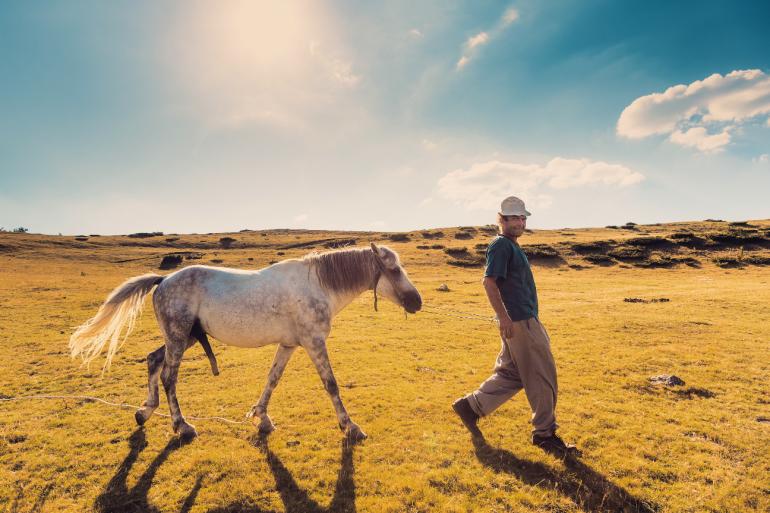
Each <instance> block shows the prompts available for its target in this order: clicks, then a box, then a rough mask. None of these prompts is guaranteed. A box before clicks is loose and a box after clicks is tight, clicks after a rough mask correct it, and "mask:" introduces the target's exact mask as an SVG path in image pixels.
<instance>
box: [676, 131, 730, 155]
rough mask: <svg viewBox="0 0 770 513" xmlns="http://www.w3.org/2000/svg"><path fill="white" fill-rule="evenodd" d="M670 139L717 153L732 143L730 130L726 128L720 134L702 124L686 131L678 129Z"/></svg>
mask: <svg viewBox="0 0 770 513" xmlns="http://www.w3.org/2000/svg"><path fill="white" fill-rule="evenodd" d="M668 139H669V141H671V142H672V143H675V144H679V145H681V146H690V147H692V148H697V149H699V150H700V151H702V152H704V153H717V152H720V151H722V150H724V147H725V146H727V145H728V144H729V143H730V132H729V131H728V129H727V128H725V129H724V130H722V131H721V132H720V133H718V134H709V133H708V132H707V131H706V129H705V128H703V127H702V126H696V127H693V128H690V129H689V130H686V131H680V130H677V131H675V132H673V133H672V134H671V135H670V136H669V138H668Z"/></svg>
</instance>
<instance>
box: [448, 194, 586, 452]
mask: <svg viewBox="0 0 770 513" xmlns="http://www.w3.org/2000/svg"><path fill="white" fill-rule="evenodd" d="M529 215H530V213H529V212H527V210H526V209H525V208H524V202H523V201H522V200H520V199H519V198H517V197H515V196H510V197H508V198H505V200H503V202H502V205H501V209H500V212H499V214H498V216H497V220H498V224H499V226H500V235H499V236H497V237H495V239H494V240H493V241H492V242H491V243H490V244H489V248H487V266H486V271H485V273H484V281H483V284H484V289H485V290H486V292H487V297H488V298H489V303H490V304H491V305H492V308H493V309H494V311H495V313H496V314H497V319H498V322H499V324H500V336H501V338H502V349H501V350H500V354H499V355H498V357H497V361H496V363H495V369H494V373H493V374H492V375H491V376H490V377H489V378H487V380H486V381H484V382H483V383H482V384H481V385H480V386H479V388H478V390H476V391H474V392H471V393H470V394H468V395H467V396H465V397H463V398H460V399H458V400H457V401H455V402H454V404H453V405H452V408H453V409H454V411H455V412H456V413H457V415H458V416H459V417H460V419H461V420H462V421H463V424H465V427H467V428H468V430H469V431H470V432H471V434H472V435H474V437H481V436H482V434H481V431H480V430H479V428H478V421H479V418H480V417H484V416H486V415H489V414H490V413H492V412H493V411H495V410H496V409H497V408H498V407H500V406H501V405H502V404H503V403H504V402H506V401H507V400H508V399H510V398H511V397H513V395H515V394H516V393H517V392H518V391H519V390H521V389H522V388H523V389H524V393H525V394H526V395H527V400H528V401H529V405H530V407H531V408H532V424H533V426H534V429H533V430H532V443H533V444H535V445H536V446H538V447H540V448H542V449H543V450H545V451H546V452H550V453H553V454H557V455H559V456H566V455H567V454H568V453H570V452H572V451H575V447H574V446H572V445H568V444H565V443H564V441H563V440H562V439H561V438H559V437H558V436H557V435H556V428H557V427H558V426H557V424H556V415H555V408H556V392H557V386H556V365H555V364H554V361H553V355H552V354H551V344H550V339H549V338H548V334H547V333H546V331H545V328H543V325H542V324H540V321H539V319H538V304H537V289H536V288H535V280H534V278H533V277H532V270H531V269H530V266H529V261H528V260H527V257H526V255H525V254H524V252H523V251H522V250H521V247H519V244H518V242H517V240H518V238H519V237H520V236H521V235H522V234H523V233H524V229H525V228H526V226H527V216H529Z"/></svg>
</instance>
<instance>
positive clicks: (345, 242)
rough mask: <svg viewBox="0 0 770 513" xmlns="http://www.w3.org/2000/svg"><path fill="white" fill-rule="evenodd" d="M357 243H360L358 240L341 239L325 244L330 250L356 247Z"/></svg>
mask: <svg viewBox="0 0 770 513" xmlns="http://www.w3.org/2000/svg"><path fill="white" fill-rule="evenodd" d="M356 242H358V241H356V239H339V240H333V241H331V242H327V243H325V244H324V247H325V248H328V249H338V248H346V247H348V246H355V245H356Z"/></svg>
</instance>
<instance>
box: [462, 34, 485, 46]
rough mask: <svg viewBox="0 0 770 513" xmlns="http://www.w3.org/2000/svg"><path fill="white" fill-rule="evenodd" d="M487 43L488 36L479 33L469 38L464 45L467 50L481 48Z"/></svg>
mask: <svg viewBox="0 0 770 513" xmlns="http://www.w3.org/2000/svg"><path fill="white" fill-rule="evenodd" d="M488 41H489V34H487V33H486V32H479V33H478V34H476V35H475V36H472V37H469V38H468V41H466V42H465V45H466V46H467V47H468V48H476V47H477V46H481V45H483V44H485V43H487V42H488Z"/></svg>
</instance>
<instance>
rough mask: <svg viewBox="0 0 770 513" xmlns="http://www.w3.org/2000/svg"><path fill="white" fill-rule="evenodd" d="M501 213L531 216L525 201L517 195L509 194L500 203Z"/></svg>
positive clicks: (504, 214) (503, 214)
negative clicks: (525, 206)
mask: <svg viewBox="0 0 770 513" xmlns="http://www.w3.org/2000/svg"><path fill="white" fill-rule="evenodd" d="M500 215H502V216H531V215H532V214H530V213H529V212H527V210H526V209H525V208H524V202H523V201H521V200H520V199H519V198H517V197H516V196H508V197H507V198H505V199H504V200H503V202H502V203H501V204H500Z"/></svg>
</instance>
